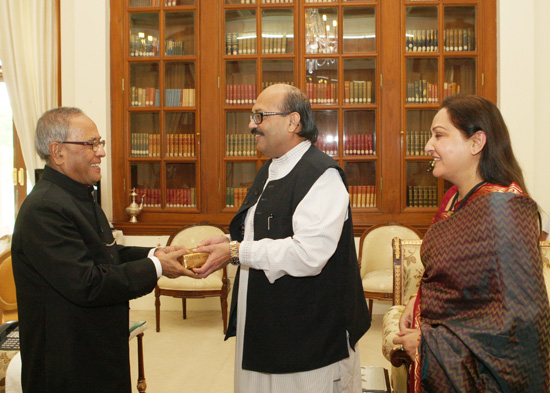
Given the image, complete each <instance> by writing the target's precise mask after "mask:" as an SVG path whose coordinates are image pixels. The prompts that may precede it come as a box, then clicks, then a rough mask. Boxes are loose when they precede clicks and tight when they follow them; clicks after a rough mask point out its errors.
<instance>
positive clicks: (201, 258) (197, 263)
mask: <svg viewBox="0 0 550 393" xmlns="http://www.w3.org/2000/svg"><path fill="white" fill-rule="evenodd" d="M208 255H210V254H208V253H207V252H192V253H190V254H185V255H183V256H181V257H179V258H178V261H179V262H180V263H181V264H182V265H183V267H184V268H186V269H192V268H194V267H201V266H202V265H204V264H205V263H206V260H207V259H208Z"/></svg>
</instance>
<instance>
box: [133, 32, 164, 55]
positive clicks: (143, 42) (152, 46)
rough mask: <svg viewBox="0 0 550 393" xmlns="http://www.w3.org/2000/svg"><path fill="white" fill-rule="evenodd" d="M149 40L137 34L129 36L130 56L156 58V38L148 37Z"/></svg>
mask: <svg viewBox="0 0 550 393" xmlns="http://www.w3.org/2000/svg"><path fill="white" fill-rule="evenodd" d="M149 38H150V39H149ZM149 38H146V37H140V36H139V35H138V34H130V56H131V57H143V56H158V54H159V43H158V38H157V37H153V36H149Z"/></svg>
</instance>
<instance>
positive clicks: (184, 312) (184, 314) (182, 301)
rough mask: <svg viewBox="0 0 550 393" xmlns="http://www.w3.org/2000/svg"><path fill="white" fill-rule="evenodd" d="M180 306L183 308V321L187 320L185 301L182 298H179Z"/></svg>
mask: <svg viewBox="0 0 550 393" xmlns="http://www.w3.org/2000/svg"><path fill="white" fill-rule="evenodd" d="M181 305H182V307H183V319H187V301H186V299H185V298H184V297H182V298H181Z"/></svg>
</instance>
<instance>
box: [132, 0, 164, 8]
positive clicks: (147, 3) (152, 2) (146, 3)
mask: <svg viewBox="0 0 550 393" xmlns="http://www.w3.org/2000/svg"><path fill="white" fill-rule="evenodd" d="M166 1H169V0H165V2H166ZM165 5H166V4H165ZM158 6H159V0H130V7H158Z"/></svg>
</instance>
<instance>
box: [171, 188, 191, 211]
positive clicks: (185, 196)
mask: <svg viewBox="0 0 550 393" xmlns="http://www.w3.org/2000/svg"><path fill="white" fill-rule="evenodd" d="M196 206H197V190H196V188H195V187H191V188H183V189H167V190H166V207H196Z"/></svg>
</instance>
